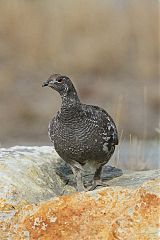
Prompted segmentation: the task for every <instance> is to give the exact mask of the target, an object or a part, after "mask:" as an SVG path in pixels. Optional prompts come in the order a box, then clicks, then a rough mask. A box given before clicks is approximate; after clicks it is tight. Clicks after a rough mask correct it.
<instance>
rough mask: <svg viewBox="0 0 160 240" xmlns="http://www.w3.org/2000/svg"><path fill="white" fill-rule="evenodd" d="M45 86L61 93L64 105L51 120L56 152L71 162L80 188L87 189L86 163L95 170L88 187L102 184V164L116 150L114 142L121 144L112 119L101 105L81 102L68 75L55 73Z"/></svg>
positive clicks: (52, 137)
mask: <svg viewBox="0 0 160 240" xmlns="http://www.w3.org/2000/svg"><path fill="white" fill-rule="evenodd" d="M42 86H43V87H44V86H48V87H50V88H52V89H54V90H56V91H57V92H59V94H60V95H61V98H62V105H61V109H60V110H59V111H58V112H57V115H56V116H54V117H53V119H52V120H51V121H50V123H49V128H48V132H49V137H50V139H51V141H52V142H53V144H54V147H55V150H56V152H57V153H58V154H59V156H60V157H61V158H62V159H63V160H65V161H66V162H67V163H68V164H69V165H70V167H71V169H72V171H73V174H74V176H75V179H76V182H77V190H78V191H85V190H87V188H85V187H84V183H83V178H82V172H83V170H84V169H85V166H87V168H88V166H89V167H91V169H92V172H93V173H94V177H93V181H92V186H91V187H90V189H89V190H93V189H94V188H95V187H96V186H97V185H103V182H102V181H101V180H100V175H101V171H102V167H103V165H104V164H106V163H107V162H108V161H109V159H110V158H111V156H112V154H113V153H114V150H115V145H118V134H117V129H116V126H115V123H114V121H113V119H112V118H111V117H110V115H109V114H108V113H107V112H106V111H105V110H104V109H102V108H100V107H98V106H92V105H86V104H82V103H81V102H80V99H79V97H78V95H77V92H76V89H75V87H74V86H73V83H72V81H71V80H70V78H68V77H67V76H64V75H61V74H52V75H51V76H50V77H49V78H48V80H47V81H45V82H44V83H43V85H42ZM104 185H105V184H104Z"/></svg>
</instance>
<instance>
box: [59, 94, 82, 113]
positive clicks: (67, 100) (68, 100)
mask: <svg viewBox="0 0 160 240" xmlns="http://www.w3.org/2000/svg"><path fill="white" fill-rule="evenodd" d="M61 98H62V105H61V111H65V110H67V111H68V110H69V109H70V110H71V109H75V108H77V107H78V108H79V106H80V104H81V103H80V100H79V97H78V95H77V92H76V91H74V92H69V93H67V94H64V95H61Z"/></svg>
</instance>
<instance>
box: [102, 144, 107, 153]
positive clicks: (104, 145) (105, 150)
mask: <svg viewBox="0 0 160 240" xmlns="http://www.w3.org/2000/svg"><path fill="white" fill-rule="evenodd" d="M107 145H108V143H106V142H105V143H104V144H103V151H104V152H106V153H107V152H108V146H107Z"/></svg>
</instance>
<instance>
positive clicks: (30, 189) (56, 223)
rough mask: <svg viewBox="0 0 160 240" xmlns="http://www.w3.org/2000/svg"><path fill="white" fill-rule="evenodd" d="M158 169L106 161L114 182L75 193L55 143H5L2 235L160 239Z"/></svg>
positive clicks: (0, 159)
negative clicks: (10, 145)
mask: <svg viewBox="0 0 160 240" xmlns="http://www.w3.org/2000/svg"><path fill="white" fill-rule="evenodd" d="M159 172H160V171H159V170H150V171H141V172H122V171H121V170H120V169H116V168H113V167H106V168H105V169H104V172H103V175H104V178H105V176H106V174H107V178H106V179H108V183H109V185H110V187H107V188H101V189H98V190H95V191H93V192H86V193H84V192H83V193H73V192H75V189H74V181H73V179H72V174H71V172H70V170H69V169H68V168H67V166H66V165H65V164H64V162H63V161H62V160H61V159H59V157H58V156H57V154H55V152H54V150H52V148H50V147H14V148H10V149H1V152H0V236H1V239H17V240H19V239H40V240H46V239H47V240H48V239H67V240H68V239H69V240H70V239H80V240H81V239H86V240H87V239H93V240H94V239H102V240H103V239H105V240H106V239H134V240H135V239H142V240H143V239H158V224H159V216H158V212H160V211H158V208H160V198H159V190H160V189H159V188H160V185H159V183H160V182H159V180H158V176H159ZM68 179H70V181H69V184H68V185H66V186H65V182H66V180H68ZM62 193H64V194H65V195H64V196H58V195H61V194H62ZM71 193H72V194H71ZM159 210H160V209H159Z"/></svg>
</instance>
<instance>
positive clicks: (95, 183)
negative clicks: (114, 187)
mask: <svg viewBox="0 0 160 240" xmlns="http://www.w3.org/2000/svg"><path fill="white" fill-rule="evenodd" d="M99 186H102V187H108V186H109V184H107V183H105V182H103V181H102V180H100V179H98V180H93V181H92V186H91V187H89V188H88V191H92V190H94V189H96V188H97V187H99Z"/></svg>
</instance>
